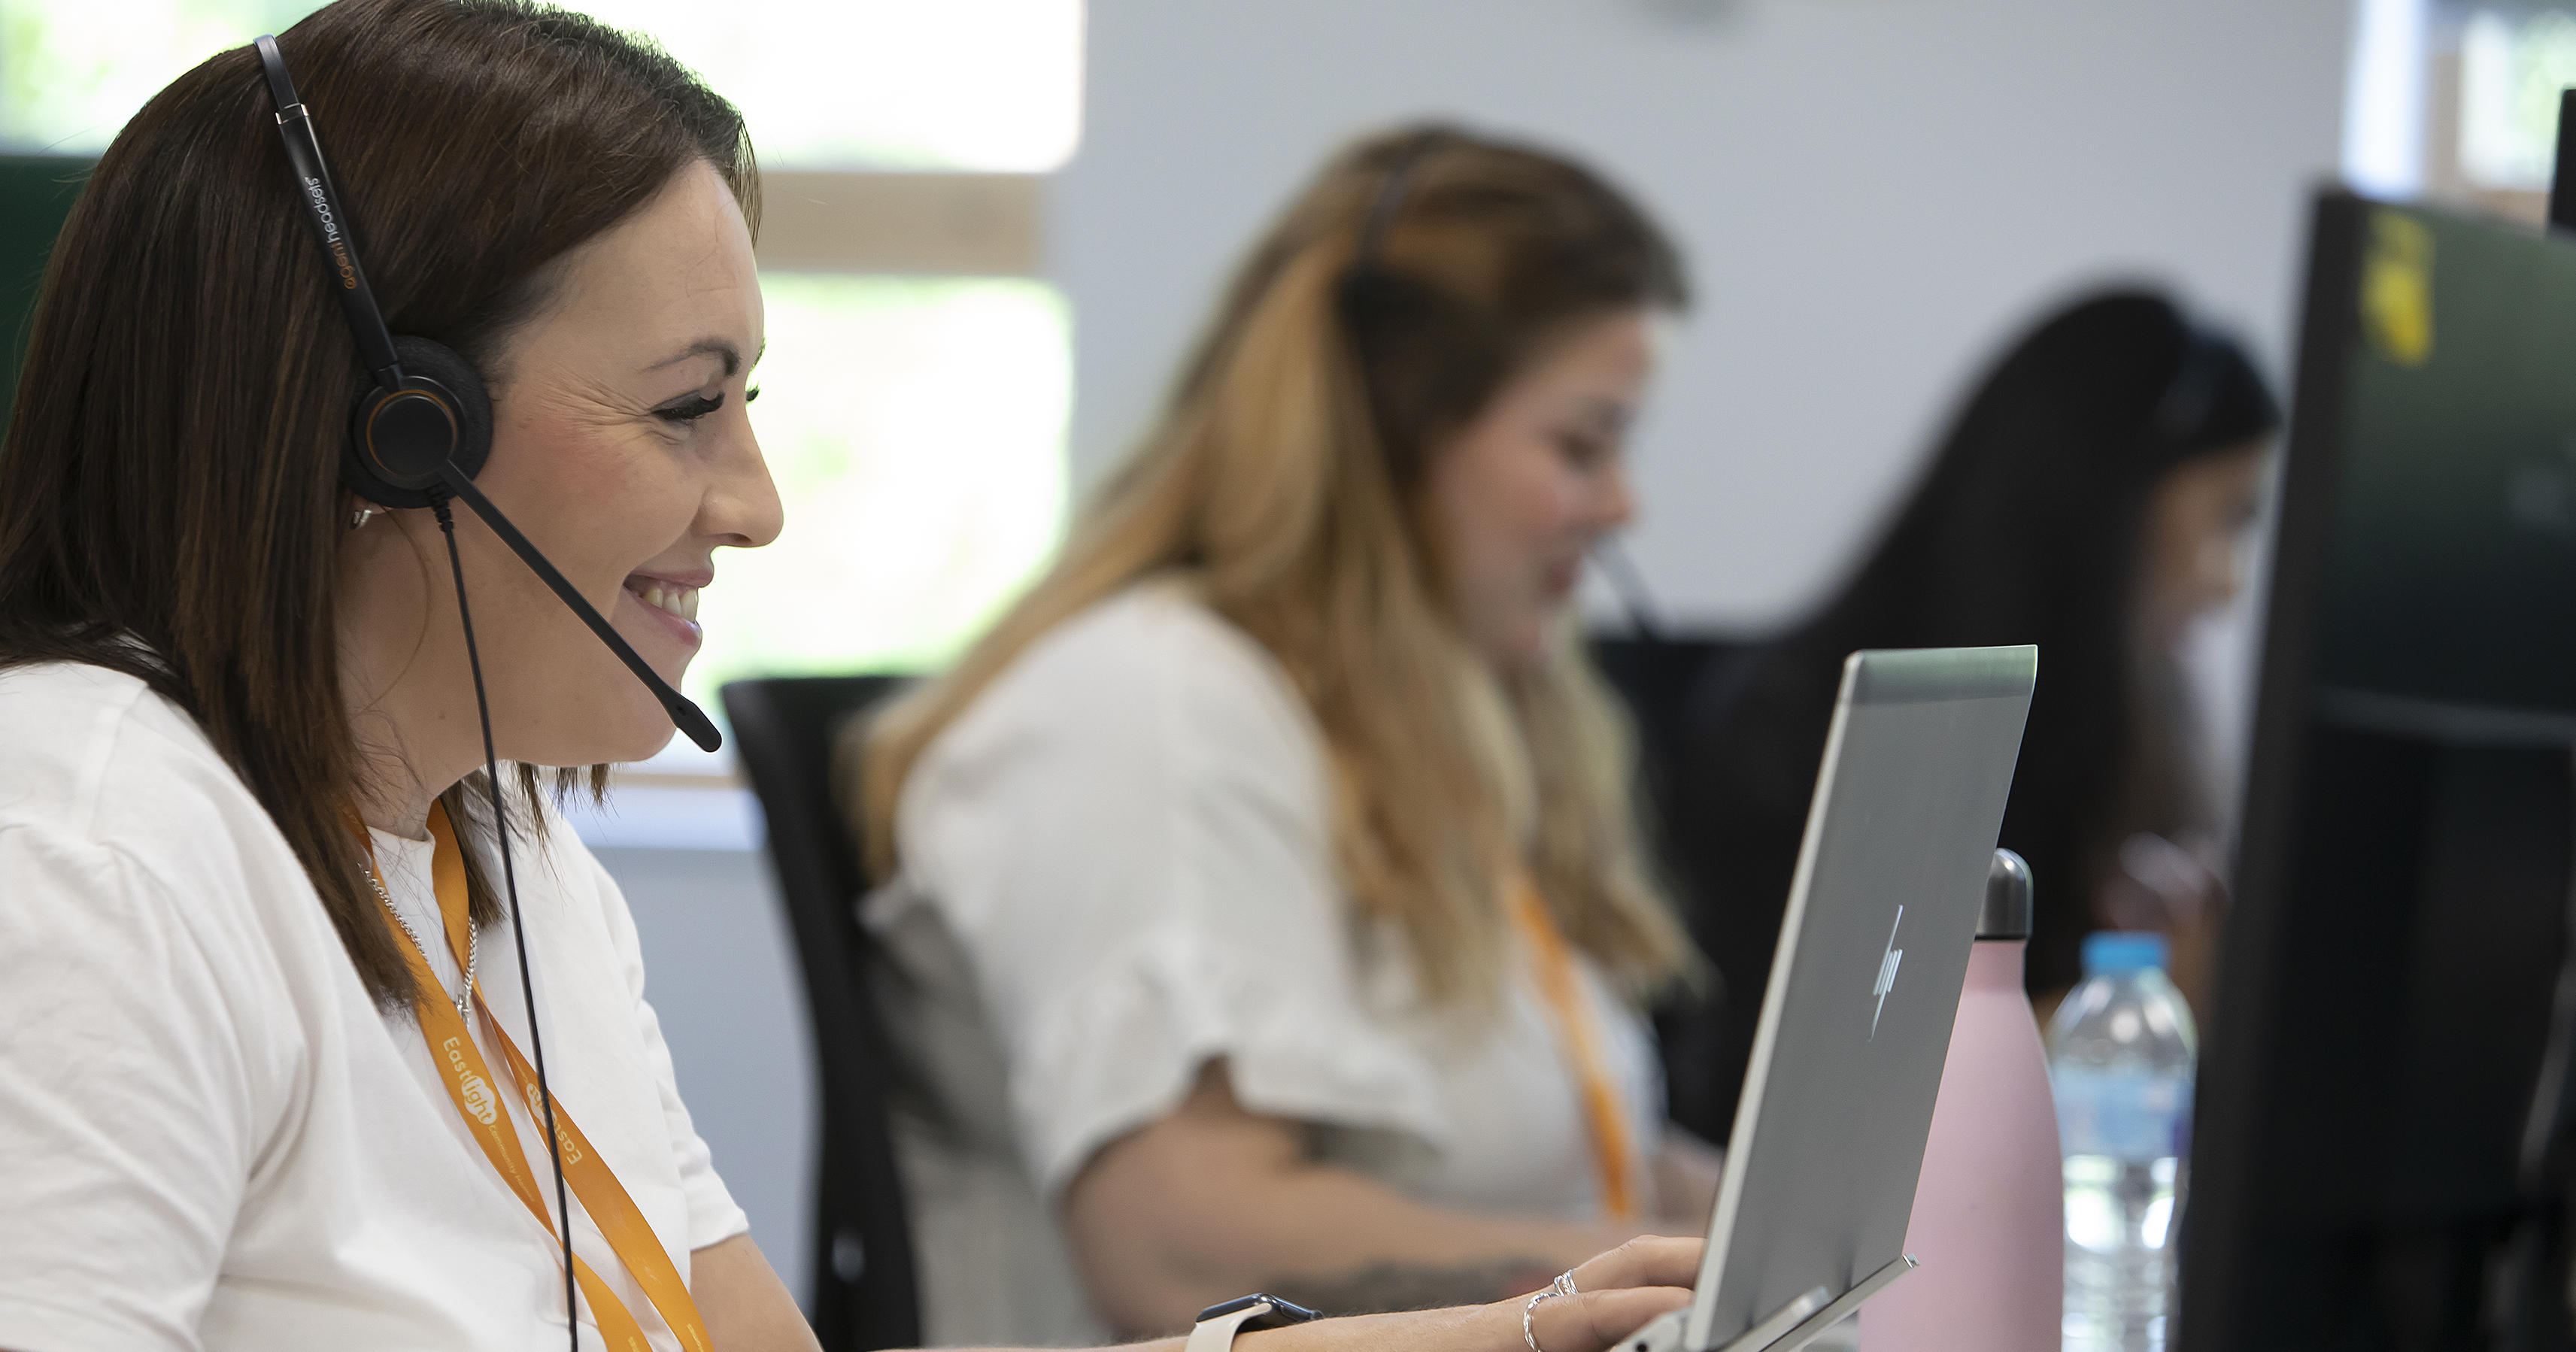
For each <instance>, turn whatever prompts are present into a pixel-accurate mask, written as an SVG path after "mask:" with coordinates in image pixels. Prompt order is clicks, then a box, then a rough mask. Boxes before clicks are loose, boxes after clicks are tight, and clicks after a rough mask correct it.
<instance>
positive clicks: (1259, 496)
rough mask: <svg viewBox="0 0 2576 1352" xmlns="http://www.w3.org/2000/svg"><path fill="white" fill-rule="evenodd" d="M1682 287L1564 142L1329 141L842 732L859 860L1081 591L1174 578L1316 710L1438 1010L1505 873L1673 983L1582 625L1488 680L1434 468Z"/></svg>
mask: <svg viewBox="0 0 2576 1352" xmlns="http://www.w3.org/2000/svg"><path fill="white" fill-rule="evenodd" d="M1372 216H1375V217H1376V218H1377V219H1378V222H1379V224H1377V225H1374V226H1372V225H1371V224H1370V223H1369V222H1370V220H1371V218H1372ZM1364 236H1365V237H1366V238H1367V240H1368V247H1369V251H1370V253H1371V255H1372V256H1371V257H1370V258H1368V259H1367V260H1366V264H1367V266H1365V267H1362V268H1355V266H1354V265H1355V263H1358V262H1359V261H1360V260H1359V258H1358V255H1359V253H1360V251H1361V249H1362V248H1363V244H1362V240H1363V237H1364ZM1355 283H1361V284H1355ZM1684 296H1685V292H1684V285H1683V280H1682V271H1681V264H1680V261H1679V259H1678V257H1677V256H1676V254H1675V253H1674V251H1673V249H1672V247H1671V245H1670V244H1669V243H1668V242H1667V241H1666V240H1665V239H1664V237H1663V235H1662V234H1661V233H1660V232H1658V231H1657V230H1656V229H1655V227H1654V225H1653V224H1652V223H1651V222H1650V221H1648V220H1647V219H1646V217H1645V215H1644V213H1642V212H1641V211H1639V210H1638V209H1637V208H1636V207H1635V206H1634V205H1633V204H1631V203H1630V202H1629V201H1628V200H1627V199H1626V198H1624V197H1623V196H1621V195H1620V194H1619V193H1618V192H1617V191H1615V190H1613V189H1612V188H1611V187H1610V186H1609V185H1607V184H1606V183H1604V182H1602V181H1601V180H1600V179H1599V178H1597V177H1595V176H1594V175H1593V174H1592V173H1590V172H1589V171H1587V170H1586V169H1584V168H1583V167H1582V166H1580V165H1578V164H1575V163H1573V162H1571V161H1569V160H1567V159H1565V158H1563V157H1561V156H1557V155H1553V154H1549V153H1547V152H1545V151H1541V150H1536V149H1532V148H1530V147H1527V146H1522V145H1515V144H1511V143H1507V142H1502V141H1497V140H1491V139H1487V138H1483V137H1479V136H1473V135H1470V134H1468V133H1465V132H1461V131H1457V130H1453V129H1448V128H1440V127H1430V128H1417V129H1410V130H1406V131H1402V132H1398V133H1395V134H1391V135H1385V136H1379V137H1374V138H1371V139H1368V140H1364V141H1362V142H1360V143H1358V144H1357V145H1355V146H1353V147H1351V148H1350V149H1349V150H1347V151H1345V152H1344V153H1343V154H1341V155H1339V156H1337V157H1335V159H1334V160H1333V161H1332V163H1330V164H1329V165H1327V166H1326V167H1325V169H1324V171H1323V173H1322V174H1321V175H1320V176H1319V177H1318V178H1317V179H1316V180H1315V181H1314V182H1313V183H1312V184H1310V185H1309V186H1308V187H1307V189H1306V191H1305V192H1304V193H1303V194H1301V195H1300V196H1299V198H1298V199H1297V201H1296V202H1295V203H1294V204H1293V205H1291V206H1290V208H1289V210H1288V212H1287V214H1286V216H1285V217H1284V218H1283V219H1281V220H1280V221H1279V223H1278V224H1277V225H1276V226H1274V227H1273V228H1272V229H1271V231H1270V232H1269V233H1268V234H1267V235H1266V236H1264V237H1263V238H1262V240H1261V241H1260V242H1259V244H1258V245H1257V246H1256V247H1255V248H1254V249H1253V251H1252V255H1251V257H1250V258H1249V259H1248V260H1246V262H1245V263H1244V264H1243V266H1242V269H1241V270H1240V271H1239V272H1238V273H1237V274H1236V275H1235V278H1234V282H1233V284H1232V285H1231V286H1230V287H1229V288H1228V290H1227V292H1226V295H1225V298H1224V301H1223V303H1222V304H1221V305H1220V307H1219V308H1218V311H1217V314H1216V317H1215V321H1214V323H1213V324H1211V325H1210V327H1209V328H1208V330H1207V332H1206V334H1205V335H1204V336H1203V337H1202V338H1201V340H1200V342H1199V344H1198V347H1197V350H1196V352H1195V353H1194V354H1193V355H1192V356H1191V358H1190V360H1189V361H1188V363H1187V364H1186V366H1185V367H1184V368H1183V373H1182V376H1181V380H1180V383H1179V386H1178V387H1177V389H1175V391H1174V392H1173V394H1172V397H1171V400H1170V403H1169V405H1168V407H1167V408H1166V409H1165V411H1164V414H1163V416H1162V419H1161V421H1160V422H1159V423H1158V424H1157V425H1156V427H1155V428H1154V429H1153V430H1152V432H1151V433H1150V434H1149V435H1148V436H1147V437H1146V439H1145V441H1144V443H1143V445H1142V446H1141V447H1140V448H1139V449H1138V451H1137V452H1136V454H1135V455H1134V456H1133V457H1131V458H1130V460H1129V461H1128V462H1127V464H1126V465H1125V466H1124V467H1123V468H1122V469H1121V470H1120V471H1119V472H1118V473H1117V474H1116V475H1114V476H1113V477H1112V478H1111V479H1110V480H1109V481H1108V483H1107V484H1106V485H1105V486H1104V488H1103V490H1102V492H1101V493H1100V495H1099V497H1098V499H1097V500H1096V501H1094V502H1093V503H1092V504H1091V505H1090V507H1089V509H1088V510H1087V512H1086V513H1085V516H1084V519H1083V521H1082V522H1081V523H1080V524H1079V525H1078V527H1077V529H1076V531H1075V533H1074V536H1073V539H1072V541H1071V543H1070V544H1069V545H1068V546H1067V548H1066V551H1065V554H1064V556H1063V557H1062V558H1061V559H1060V560H1059V561H1058V562H1057V563H1056V565H1055V566H1054V567H1053V568H1052V569H1051V570H1050V571H1049V572H1048V574H1047V576H1046V577H1045V578H1044V579H1043V580H1041V581H1040V582H1039V583H1038V584H1037V586H1036V587H1035V588H1034V589H1032V590H1031V591H1030V592H1029V593H1028V595H1027V596H1026V597H1025V598H1023V599H1022V600H1021V601H1020V602H1019V603H1018V604H1017V605H1016V606H1015V607H1013V608H1012V609H1011V610H1010V611H1009V612H1008V613H1007V614H1006V615H1005V616H1004V617H1003V618H1002V620H1001V621H1000V623H999V624H997V625H996V626H995V627H994V628H993V630H992V631H991V632H990V633H988V634H986V635H985V636H984V638H983V639H982V640H981V641H980V642H979V643H977V644H976V645H975V647H974V648H973V649H972V650H971V651H969V652H968V653H967V655H966V657H965V659H964V660H963V661H962V662H961V663H959V665H958V666H957V667H956V669H955V670H953V671H951V672H949V673H948V674H947V675H946V676H944V677H943V678H941V679H940V680H938V681H935V682H932V683H930V684H928V685H926V686H924V687H922V688H921V689H920V690H918V691H916V692H915V693H913V694H911V695H910V696H908V697H907V698H906V699H905V700H904V701H903V702H902V703H900V704H898V705H897V706H895V707H894V708H892V709H890V710H888V711H887V713H886V714H885V716H883V717H882V718H880V719H877V720H875V723H874V726H873V733H872V736H871V739H870V740H869V742H868V743H867V744H866V746H865V747H864V754H863V756H862V755H861V748H859V747H857V746H852V747H849V748H847V749H846V750H847V752H848V753H849V754H846V755H845V757H844V771H845V773H846V772H847V771H848V769H849V767H850V766H851V765H852V764H854V763H861V764H862V769H861V771H860V774H861V783H860V785H859V786H858V792H857V795H856V797H857V800H858V804H857V805H858V809H859V827H860V829H861V831H862V832H863V835H864V839H865V840H866V843H867V848H868V854H869V859H870V863H871V866H872V868H873V869H874V870H875V871H876V872H877V873H878V874H879V875H880V876H882V875H884V874H887V873H890V872H892V871H893V870H894V868H895V867H897V865H898V864H899V862H900V861H899V859H898V857H897V855H898V850H897V841H896V839H895V826H894V817H895V806H896V803H897V800H898V799H899V798H900V796H901V793H902V790H903V784H904V780H905V778H906V776H908V775H909V774H910V773H911V771H912V768H913V766H914V765H915V764H916V763H917V762H918V761H919V760H920V758H921V755H922V753H923V752H924V750H925V749H926V748H927V747H928V746H929V745H930V744H931V742H932V741H933V740H934V739H935V738H936V737H937V736H938V735H939V733H940V732H941V731H942V730H943V729H945V728H946V727H947V726H948V725H949V724H950V723H952V722H954V721H955V720H956V719H957V718H958V716H959V715H961V714H962V713H963V712H964V711H965V710H966V708H967V707H968V706H969V705H971V704H972V703H973V702H974V701H975V699H976V697H977V696H979V695H980V694H982V693H983V691H984V689H985V688H986V687H987V686H989V685H990V684H991V683H992V682H993V680H994V679H995V678H996V677H997V676H999V675H1000V674H1001V673H1002V672H1003V671H1004V670H1005V669H1007V668H1008V667H1009V666H1010V665H1011V663H1012V662H1013V661H1014V660H1016V659H1017V658H1018V657H1019V656H1020V654H1021V653H1022V652H1024V651H1025V650H1026V649H1027V648H1028V647H1029V645H1030V644H1032V643H1033V642H1035V641H1036V640H1037V639H1038V638H1039V637H1040V636H1042V635H1043V634H1045V633H1046V632H1047V631H1049V630H1050V629H1053V628H1054V627H1055V626H1056V625H1059V624H1061V623H1063V622H1064V621H1066V620H1067V619H1068V618H1070V617H1072V616H1073V615H1075V614H1076V613H1078V612H1080V611H1082V610H1083V609H1085V608H1086V607H1088V606H1091V605H1093V604H1095V603H1097V602H1099V601H1101V600H1102V599H1104V598H1106V597H1108V596H1110V595H1112V594H1114V593H1116V592H1118V591H1120V590H1122V589H1124V588H1126V587H1128V586H1130V585H1132V584H1134V583H1136V582H1137V581H1139V580H1141V579H1143V578H1146V577H1148V576H1150V575H1153V574H1157V573H1165V572H1176V573H1183V574H1186V575H1188V576H1190V577H1191V578H1193V579H1194V581H1195V583H1196V585H1197V588H1198V594H1199V595H1200V596H1201V597H1202V598H1203V599H1204V600H1205V601H1206V602H1207V604H1208V605H1210V606H1211V607H1213V608H1214V609H1215V610H1216V611H1217V613H1219V614H1221V615H1223V616H1224V617H1225V618H1226V619H1228V620H1230V621H1232V622H1233V623H1234V624H1235V625H1237V626H1239V627H1240V628H1242V629H1243V630H1244V631H1245V632H1247V633H1249V634H1250V635H1252V637H1253V638H1254V639H1256V640H1258V641H1259V642H1260V643H1261V644H1262V645H1263V647H1265V648H1266V649H1268V650H1269V652H1270V654H1271V655H1272V656H1273V657H1275V658H1277V659H1278V661H1279V663H1280V665H1281V666H1282V667H1284V668H1285V669H1286V670H1287V672H1288V675H1289V677H1290V679H1291V680H1292V681H1293V682H1294V683H1295V684H1296V687H1297V689H1298V690H1299V691H1300V692H1301V693H1302V694H1303V695H1304V697H1305V699H1306V702H1307V704H1308V705H1309V707H1310V708H1311V709H1312V710H1313V711H1314V714H1315V717H1316V721H1317V723H1318V724H1319V725H1320V726H1321V728H1322V730H1323V733H1324V738H1325V742H1326V748H1327V752H1328V765H1329V767H1330V770H1331V774H1332V784H1333V792H1334V796H1335V802H1334V838H1335V840H1334V848H1335V853H1336V855H1337V860H1338V864H1339V867H1340V872H1341V875H1342V879H1343V882H1344V885H1345V886H1346V887H1347V888H1348V889H1349V891H1350V894H1351V896H1352V899H1353V901H1354V903H1355V904H1356V905H1357V906H1358V908H1359V909H1360V911H1361V912H1362V913H1363V914H1366V915H1370V916H1373V917H1382V918H1386V919H1390V920H1392V921H1394V922H1395V923H1396V924H1397V926H1398V927H1399V928H1400V929H1401V930H1402V932H1403V933H1404V935H1405V937H1406V939H1407V940H1408V941H1409V944H1410V947H1411V950H1412V954H1413V960H1414V963H1415V968H1416V972H1417V974H1418V976H1419V977H1420V979H1421V983H1422V989H1423V991H1424V992H1425V994H1426V995H1428V996H1429V997H1430V998H1432V999H1433V1000H1435V1001H1440V1000H1447V999H1451V998H1454V997H1461V996H1464V997H1469V998H1471V999H1473V998H1477V997H1481V996H1485V995H1490V994H1491V993H1492V992H1493V990H1494V989H1495V985H1496V982H1495V974H1496V973H1498V972H1500V971H1501V970H1502V966H1503V961H1502V960H1503V955H1504V953H1505V951H1506V946H1507V943H1508V930H1507V920H1506V912H1505V911H1504V909H1503V906H1502V901H1503V889H1504V886H1505V882H1506V875H1507V872H1508V871H1509V870H1511V869H1513V868H1515V867H1522V866H1525V867H1527V868H1528V869H1529V871H1530V873H1531V874H1532V875H1533V876H1534V878H1535V880H1536V882H1537V883H1538V884H1539V886H1540V889H1541V890H1542V892H1543V893H1544V895H1545V896H1546V899H1547V901H1548V904H1549V905H1550V907H1551V908H1552V909H1553V910H1554V911H1555V914H1556V916H1557V918H1558V920H1559V922H1560V923H1561V924H1562V925H1563V926H1564V927H1565V929H1566V931H1567V933H1568V934H1569V935H1570V936H1571V937H1572V938H1573V939H1574V941H1575V942H1576V943H1578V944H1580V945H1581V946H1582V947H1583V948H1585V949H1586V950H1588V951H1590V952H1591V953H1593V954H1595V955H1596V956H1599V957H1601V958H1603V959H1605V960H1607V961H1608V962H1609V963H1611V964H1612V965H1613V967H1614V968H1616V969H1617V970H1620V971H1621V972H1623V973H1624V974H1625V975H1627V976H1629V977H1630V978H1632V979H1634V980H1635V981H1637V982H1638V983H1639V984H1641V985H1642V984H1645V983H1647V982H1651V981H1653V980H1656V979H1659V978H1662V977H1665V976H1668V975H1670V974H1672V973H1674V972H1676V971H1678V970H1680V969H1681V968H1682V967H1683V966H1684V964H1685V962H1686V955H1687V952H1688V949H1687V945H1686V942H1685V941H1684V940H1683V938H1682V936H1681V932H1680V930H1679V927H1678V926H1677V925H1676V924H1675V923H1674V921H1673V919H1672V917H1671V914H1670V912H1669V910H1668V908H1667V907H1666V906H1665V905H1664V903H1663V900H1662V898H1661V896H1660V895H1659V894H1658V892H1657V890H1656V888H1655V886H1654V885H1653V883H1652V881H1651V879H1650V876H1649V870H1648V868H1647V867H1646V864H1645V861H1644V852H1643V850H1642V848H1641V846H1640V844H1639V840H1638V832H1637V827H1636V823H1635V819H1634V817H1633V814H1632V810H1631V805H1630V802H1629V780H1630V768H1631V765H1632V761H1633V757H1632V755H1631V751H1630V748H1629V746H1628V743H1627V739H1626V730H1625V727H1624V725H1623V724H1622V723H1621V722H1620V720H1619V717H1618V715H1617V713H1616V710H1615V706H1614V705H1613V703H1612V701H1611V699H1610V698H1609V697H1608V696H1607V695H1606V694H1605V692H1604V689H1603V686H1602V683H1601V680H1600V677H1599V676H1598V675H1597V673H1595V672H1594V671H1593V669H1592V667H1591V664H1590V663H1589V661H1588V660H1587V659H1586V658H1585V656H1584V654H1583V652H1582V650H1581V648H1580V646H1579V645H1578V644H1576V643H1575V642H1573V640H1572V635H1571V631H1570V629H1569V630H1568V631H1567V632H1566V633H1564V634H1561V635H1560V636H1559V639H1560V641H1559V643H1558V644H1557V645H1556V647H1555V648H1554V649H1553V650H1552V652H1551V654H1550V657H1549V659H1548V660H1547V661H1545V662H1543V663H1541V664H1540V665H1539V666H1538V667H1536V668H1535V669H1533V670H1527V671H1521V672H1515V673H1511V674H1508V675H1502V676H1499V677H1498V676H1496V675H1495V674H1493V673H1492V672H1491V671H1490V669H1489V668H1488V667H1486V665H1485V664H1484V663H1483V662H1481V661H1480V660H1479V659H1478V658H1477V657H1476V656H1475V655H1474V654H1473V653H1472V652H1471V651H1470V650H1469V648H1468V646H1467V644H1466V642H1465V640H1464V637H1463V635H1462V634H1461V633H1460V632H1459V630H1458V627H1457V624H1456V623H1455V620H1454V617H1453V616H1452V615H1451V613H1450V611H1449V608H1448V603H1447V601H1446V600H1445V598H1444V595H1443V593H1444V590H1445V588H1444V587H1443V584H1442V582H1441V578H1440V569H1441V559H1440V550H1439V548H1438V542H1437V541H1436V540H1434V539H1433V538H1432V533H1431V531H1430V529H1429V527H1428V518H1427V511H1426V506H1425V502H1424V498H1425V494H1424V491H1423V480H1424V477H1425V475H1424V472H1423V471H1424V468H1425V464H1426V462H1427V460H1428V459H1429V458H1430V456H1431V454H1432V453H1433V452H1434V451H1435V450H1436V449H1437V448H1438V447H1439V446H1440V445H1442V444H1443V443H1444V442H1445V440H1446V439H1447V438H1448V437H1449V436H1450V435H1451V434H1453V433H1455V432H1457V431H1458V430H1460V429H1462V428H1463V427H1464V426H1465V425H1466V424H1467V423H1469V422H1470V421H1471V420H1472V419H1473V418H1474V417H1475V416H1476V414H1477V413H1478V412H1480V411H1481V410H1482V409H1483V408H1484V407H1485V406H1486V404H1487V402H1488V401H1489V400H1490V399H1491V398H1492V397H1493V396H1494V394H1495V393H1496V391H1498V390H1499V389H1500V388H1501V387H1502V386H1503V385H1504V383H1505V382H1506V381H1507V380H1509V379H1510V378H1511V377H1512V376H1513V375H1514V374H1516V373H1517V372H1518V371H1520V370H1521V369H1522V368H1523V367H1524V366H1525V365H1526V364H1527V363H1528V362H1529V361H1530V360H1532V359H1533V358H1534V357H1535V356H1537V355H1539V354H1541V353H1543V352H1544V351H1546V350H1547V349H1548V347H1549V345H1550V344H1551V343H1553V342H1555V341H1557V340H1558V339H1560V338H1561V337H1562V336H1563V335H1565V334H1566V333H1567V332H1568V331H1569V330H1570V329H1572V328H1573V327H1575V326H1578V325H1580V324H1581V323H1583V322H1585V321H1587V320H1594V319H1598V318H1601V317H1604V316H1606V315H1609V314H1613V313H1616V312H1618V311H1621V310H1625V309H1629V308H1632V307H1638V306H1663V307H1678V306H1680V305H1681V304H1682V303H1683V301H1684Z"/></svg>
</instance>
